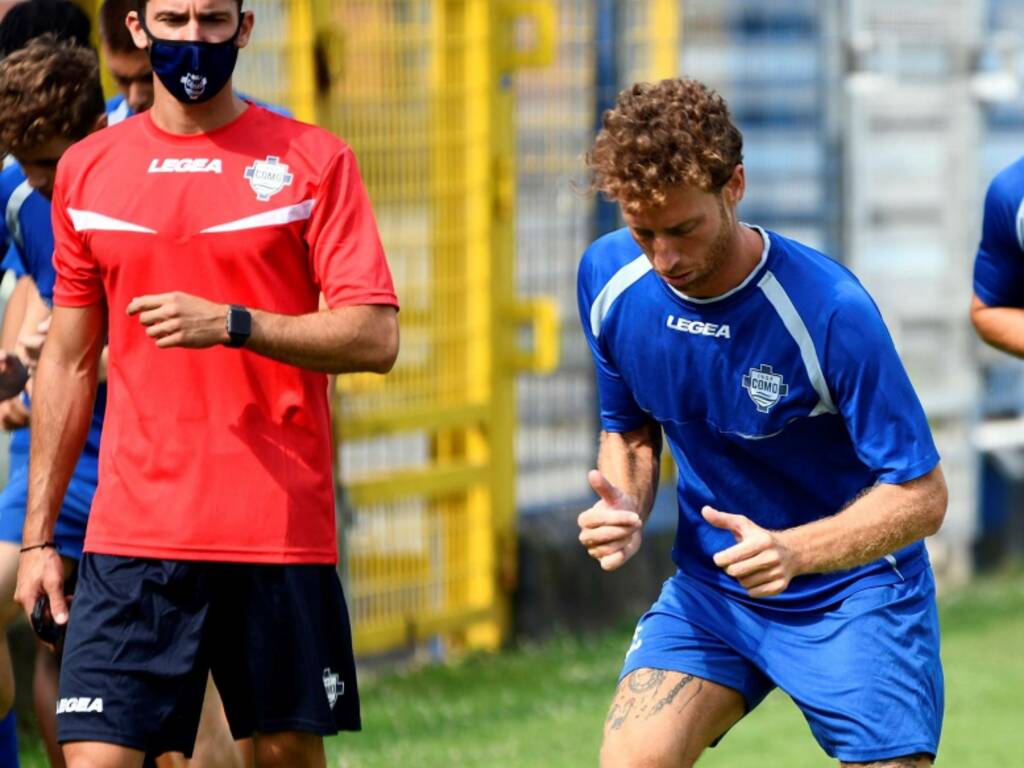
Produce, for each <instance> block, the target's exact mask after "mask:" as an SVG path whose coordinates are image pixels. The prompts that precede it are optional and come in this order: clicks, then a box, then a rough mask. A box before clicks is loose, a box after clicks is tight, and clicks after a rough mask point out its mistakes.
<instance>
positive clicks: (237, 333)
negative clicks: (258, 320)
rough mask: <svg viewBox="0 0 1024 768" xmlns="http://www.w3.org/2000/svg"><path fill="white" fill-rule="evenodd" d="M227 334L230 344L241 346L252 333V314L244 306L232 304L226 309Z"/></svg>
mask: <svg viewBox="0 0 1024 768" xmlns="http://www.w3.org/2000/svg"><path fill="white" fill-rule="evenodd" d="M227 326H228V336H230V337H231V341H230V342H229V344H230V345H231V346H241V345H242V344H244V343H245V342H246V340H247V339H248V338H249V336H250V335H251V334H252V315H250V314H249V310H247V309H246V308H245V307H236V306H232V307H231V308H230V309H229V310H228V322H227Z"/></svg>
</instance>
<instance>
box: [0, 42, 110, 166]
mask: <svg viewBox="0 0 1024 768" xmlns="http://www.w3.org/2000/svg"><path fill="white" fill-rule="evenodd" d="M104 111H105V105H104V103H103V89H102V87H101V86H100V75H99V64H98V62H97V60H96V54H95V53H94V52H93V51H92V50H91V49H88V48H82V47H79V46H73V45H70V44H69V43H66V42H59V41H57V39H56V38H54V37H53V35H43V36H42V37H37V38H35V39H33V40H31V41H29V43H28V45H26V46H25V47H24V48H22V49H21V50H19V51H15V52H14V53H12V54H10V55H9V56H7V57H6V58H5V59H3V60H2V61H0V153H7V152H11V153H13V154H15V155H17V154H18V153H19V152H21V151H26V150H32V149H35V148H36V147H38V146H40V145H42V144H45V143H46V142H48V141H50V140H51V139H54V138H57V137H61V136H62V137H66V138H69V139H73V140H75V141H77V140H79V139H81V138H84V137H85V136H86V135H88V134H89V133H90V132H91V131H92V130H93V128H94V127H95V126H96V120H97V119H98V118H99V117H100V115H102V114H103V113H104Z"/></svg>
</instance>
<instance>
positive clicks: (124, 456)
mask: <svg viewBox="0 0 1024 768" xmlns="http://www.w3.org/2000/svg"><path fill="white" fill-rule="evenodd" d="M128 23H129V28H130V29H131V31H132V35H133V37H134V38H135V40H136V43H137V44H138V45H140V46H147V47H148V49H149V52H150V59H151V61H152V63H153V69H154V72H155V74H156V80H155V102H154V105H153V108H152V109H151V110H149V111H148V112H145V113H144V114H142V115H140V116H137V117H134V118H131V119H129V120H126V121H125V122H123V123H121V124H119V125H116V126H113V127H111V128H109V129H108V130H105V131H101V132H98V133H96V134H94V135H93V136H91V137H89V138H87V139H86V140H84V141H82V142H80V143H79V144H77V145H75V147H73V148H72V149H71V150H69V151H68V152H67V153H66V154H65V155H64V157H63V158H62V160H61V163H60V165H59V166H58V170H57V180H56V185H55V190H54V198H53V222H54V234H55V239H56V245H55V252H54V265H55V267H56V270H57V284H56V289H55V292H54V304H55V306H54V312H53V319H52V323H51V328H50V335H49V339H48V341H47V344H46V346H45V347H44V351H43V356H42V359H41V361H40V364H39V369H38V372H37V374H36V385H35V424H34V438H33V444H32V455H31V466H32V468H33V469H32V476H31V481H30V495H29V506H28V515H27V517H26V522H25V530H24V539H23V541H24V545H25V551H24V552H23V554H22V557H21V563H20V566H19V574H18V588H17V599H18V601H19V602H20V603H21V604H22V605H23V606H24V607H25V609H26V610H27V611H31V610H32V608H33V606H34V605H35V604H36V602H37V600H38V599H39V598H40V597H42V596H44V595H45V596H46V597H48V599H49V601H50V606H51V610H52V614H53V617H54V620H55V621H56V623H57V624H63V623H65V622H67V620H68V606H67V604H66V603H65V601H64V598H63V595H62V593H61V589H60V585H61V581H62V570H61V563H60V558H59V557H58V556H57V554H56V552H55V551H54V549H53V546H52V541H51V539H52V530H53V521H54V518H55V516H56V512H57V510H58V508H59V506H60V500H61V497H62V496H63V493H64V490H65V487H66V486H67V482H68V477H69V475H70V472H71V469H72V467H73V465H74V460H75V458H76V457H77V455H78V452H79V451H80V449H81V446H82V442H83V440H84V437H85V432H86V429H87V427H88V417H89V413H90V409H91V406H92V398H93V396H94V392H95V387H96V370H97V361H98V358H99V352H100V349H101V347H102V346H103V343H104V340H105V338H109V363H108V382H109V393H108V400H109V405H108V411H107V413H108V416H107V420H106V423H105V425H104V434H103V439H102V443H101V448H100V470H99V487H98V490H97V493H96V497H95V500H94V502H93V507H92V512H91V517H90V522H89V527H88V530H87V534H86V542H85V553H86V554H85V555H84V557H83V560H82V564H81V567H80V576H79V584H78V588H77V591H76V595H75V600H74V608H73V611H74V615H73V616H72V620H71V621H70V623H68V632H67V638H66V643H65V651H64V665H63V669H62V672H61V692H60V697H61V698H60V700H59V702H58V706H57V712H58V726H59V733H60V739H61V741H62V742H63V743H64V751H65V755H66V757H67V760H68V764H69V766H70V768H75V767H76V766H81V765H89V766H111V767H113V766H118V767H120V766H138V765H140V764H141V762H142V759H143V755H144V753H145V752H151V753H159V752H163V751H180V752H184V753H186V754H189V753H190V752H191V750H192V743H193V741H194V738H195V728H196V724H197V723H198V718H199V710H200V705H201V702H202V694H203V690H204V688H205V684H206V676H207V670H208V669H209V670H211V671H212V673H213V676H214V679H215V680H216V682H217V686H218V688H219V689H220V691H221V694H222V697H223V700H224V705H225V710H226V712H227V715H228V720H229V722H230V724H231V727H232V731H233V733H234V734H235V736H236V738H240V737H243V736H249V735H252V736H254V738H255V744H256V759H257V764H258V765H260V766H277V765H280V766H305V765H310V766H313V765H323V764H324V754H323V745H322V735H324V734H330V733H335V732H336V731H337V730H339V729H342V730H344V729H353V730H354V729H358V728H359V709H358V694H357V690H356V679H355V670H354V666H353V662H352V651H351V638H350V632H349V626H348V620H347V618H346V610H345V605H344V598H343V596H342V593H341V587H340V584H339V583H338V579H337V575H336V572H335V568H334V564H335V560H336V555H335V552H336V546H335V530H334V499H333V481H332V477H331V439H330V421H329V416H328V403H327V387H326V377H325V374H327V373H343V372H351V371H376V372H381V373H383V372H386V371H387V370H389V369H390V368H391V366H392V365H393V363H394V360H395V356H396V354H397V347H398V325H397V301H396V298H395V294H394V289H393V286H392V281H391V276H390V272H389V270H388V266H387V263H386V261H385V258H384V254H383V250H382V248H381V245H380V238H379V235H378V233H377V228H376V224H375V222H374V218H373V213H372V211H371V208H370V204H369V200H368V198H367V195H366V192H365V189H364V187H363V184H362V181H361V179H360V176H359V171H358V168H357V166H356V162H355V158H354V157H353V155H352V152H351V150H350V149H349V148H348V147H347V146H346V145H345V144H344V143H343V142H342V141H340V140H339V139H337V138H335V137H333V136H331V135H330V134H328V133H327V132H325V131H323V130H320V129H318V128H315V127H313V126H310V125H305V124H303V123H299V122H296V121H293V120H290V119H287V118H283V117H280V116H278V115H275V114H272V113H270V112H268V111H267V110H264V109H262V108H260V107H258V106H255V105H253V104H250V103H248V102H245V101H242V100H240V99H239V98H237V97H236V96H235V95H234V94H233V92H232V89H231V72H232V70H233V68H234V63H235V59H236V56H237V52H238V49H239V48H241V47H244V46H245V44H246V43H247V41H248V40H249V36H250V34H251V31H252V27H253V16H252V14H251V13H248V12H242V10H241V8H240V4H239V3H238V2H236V0H148V2H147V3H145V4H144V5H143V6H142V8H141V10H140V11H139V14H137V15H131V16H130V17H129V22H128ZM321 295H322V296H323V299H324V302H325V304H326V307H327V309H325V310H319V308H318V301H319V298H320V296H321Z"/></svg>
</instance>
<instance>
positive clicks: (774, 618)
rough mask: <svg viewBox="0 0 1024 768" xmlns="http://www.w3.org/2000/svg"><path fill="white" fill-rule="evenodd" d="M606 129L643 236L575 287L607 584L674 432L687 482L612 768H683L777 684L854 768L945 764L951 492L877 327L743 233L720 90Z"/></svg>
mask: <svg viewBox="0 0 1024 768" xmlns="http://www.w3.org/2000/svg"><path fill="white" fill-rule="evenodd" d="M602 123H603V127H602V129H601V131H600V132H599V134H598V136H597V138H596V139H595V140H594V143H593V145H592V147H591V151H590V153H589V155H588V162H589V165H590V168H591V170H592V172H593V174H594V186H595V188H596V189H598V190H599V191H601V192H602V193H604V194H605V195H606V196H607V197H608V198H609V199H611V200H614V201H615V202H617V203H618V204H619V206H620V208H621V211H622V215H623V219H624V221H625V223H626V226H625V227H624V228H622V229H620V230H618V231H616V232H612V233H609V234H607V235H605V236H603V237H601V238H600V239H599V240H597V241H596V242H595V243H594V244H592V245H591V246H590V247H589V248H588V249H587V251H586V253H585V254H584V256H583V259H582V260H581V263H580V268H579V276H578V296H579V309H580V319H581V322H582V326H583V334H584V337H585V339H586V341H587V344H588V346H589V347H590V351H591V356H592V358H593V360H594V364H595V371H596V378H597V389H598V395H599V400H600V406H601V425H602V433H601V444H600V451H599V454H598V467H597V469H595V470H592V471H591V472H590V473H589V475H588V480H589V482H590V485H591V487H592V488H593V489H594V491H595V492H596V493H597V494H598V496H599V500H598V501H597V503H596V504H594V505H593V506H592V507H591V508H590V509H587V510H585V511H584V512H582V513H581V514H580V516H579V519H578V522H579V525H580V537H579V538H580V542H581V543H582V544H583V545H584V546H585V547H586V549H587V551H588V553H589V554H590V556H591V557H593V558H594V559H595V560H597V561H598V562H599V563H600V566H601V568H602V569H604V570H606V571H612V570H616V569H618V568H621V567H622V566H623V565H624V564H625V563H626V562H627V561H629V560H630V558H632V557H633V556H634V555H635V554H636V552H637V551H638V550H639V548H640V546H641V544H642V541H643V525H644V522H645V521H646V520H647V519H648V516H649V514H650V512H651V508H652V503H653V500H654V497H655V492H656V489H657V481H658V467H659V461H660V455H661V449H662V435H663V434H664V438H665V440H666V441H667V442H668V445H669V447H670V448H671V451H672V456H673V458H674V459H675V463H676V466H677V467H678V469H679V480H678V483H677V487H676V496H677V502H678V504H677V507H678V526H677V533H676V540H675V545H674V547H673V550H672V559H673V560H674V561H675V564H676V565H677V567H678V570H677V571H676V573H675V575H674V576H672V577H671V578H669V579H668V580H667V581H666V582H665V584H664V586H663V588H662V592H661V596H660V597H659V598H658V600H657V602H655V603H654V605H652V606H651V608H650V610H649V611H648V612H647V613H645V614H644V616H643V617H642V618H641V619H640V621H639V622H638V624H637V628H636V633H635V635H634V639H633V643H632V644H631V646H630V648H629V649H628V651H627V652H626V655H625V660H624V662H623V666H622V670H621V673H620V676H619V685H618V688H617V690H616V693H615V696H614V699H613V701H612V704H611V707H610V709H609V713H608V717H607V719H606V721H605V728H604V742H603V746H602V749H601V765H602V766H604V768H620V767H625V766H638V765H643V766H647V767H649V768H689V766H691V765H693V764H694V763H695V762H697V761H698V759H699V758H700V755H701V754H702V753H703V752H704V750H705V749H706V748H708V747H709V746H712V745H714V744H716V743H717V742H718V740H719V739H721V738H722V736H723V735H724V734H725V733H726V732H727V731H728V730H729V729H730V728H731V727H733V726H734V725H735V724H736V723H737V722H738V721H739V720H740V719H741V718H743V717H744V716H745V715H746V714H747V713H748V712H750V711H751V710H753V709H754V708H755V707H756V706H757V705H758V704H759V703H760V702H761V700H763V699H764V697H765V696H766V695H767V694H768V693H769V692H770V691H771V690H772V689H774V688H775V687H779V688H781V689H782V690H784V691H785V692H786V693H787V694H789V695H790V697H791V698H792V699H793V701H794V702H796V704H797V705H798V706H799V707H800V709H801V711H802V712H803V714H804V717H805V718H806V720H807V722H808V724H809V725H810V728H811V731H812V733H813V735H814V737H815V738H816V739H817V741H818V743H819V744H820V745H821V747H822V748H823V749H824V750H825V751H826V752H827V753H828V754H829V755H830V756H831V757H832V758H833V759H834V760H836V761H837V762H838V763H839V765H840V766H845V767H848V768H852V767H853V766H858V767H859V768H868V767H869V766H870V768H897V766H899V767H900V768H925V767H926V766H930V765H932V763H933V760H934V757H935V754H936V752H937V750H938V744H939V735H940V732H941V728H942V719H943V705H944V696H943V685H944V684H943V678H942V665H941V660H940V656H939V624H938V614H937V610H936V605H935V584H934V580H933V577H932V572H931V567H930V565H929V562H928V554H927V551H926V549H925V546H924V542H923V539H924V538H925V537H926V536H928V535H931V534H933V533H935V532H936V531H937V530H938V529H939V526H940V525H941V523H942V520H943V517H944V515H945V511H946V499H947V494H946V484H945V480H944V478H943V474H942V469H941V466H940V464H939V455H938V452H937V451H936V449H935V445H934V442H933V440H932V436H931V433H930V431H929V426H928V419H927V417H926V415H925V413H924V409H923V408H922V407H921V404H920V402H919V401H918V399H917V396H916V394H915V393H914V390H913V387H912V385H911V383H910V380H909V378H908V377H907V374H906V371H905V370H904V368H903V365H902V363H901V362H900V359H899V357H898V355H897V353H896V349H895V347H894V345H893V342H892V339H891V337H890V336H889V333H888V331H887V330H886V327H885V323H884V321H883V319H882V317H881V315H880V314H879V312H878V308H877V307H876V306H875V304H874V302H873V301H872V300H871V297H870V296H869V295H868V294H867V292H866V291H865V290H864V288H863V286H862V285H861V284H860V283H859V281H858V280H857V278H856V277H855V276H854V275H853V274H851V273H850V272H849V271H847V270H846V269H844V268H843V267H842V266H840V265H839V264H837V263H836V262H835V261H833V260H832V259H830V258H828V257H827V256H826V255H824V254H822V253H820V252H818V251H816V250H814V249H812V248H809V247H808V246H806V245H803V244H802V243H799V242H797V241H795V240H791V239H789V238H787V237H785V236H783V235H781V234H779V233H777V232H771V231H769V230H766V229H763V228H761V227H757V226H754V225H749V224H745V223H743V222H742V221H741V220H740V218H739V215H738V206H739V204H740V201H741V200H742V199H743V196H744V192H745V190H746V168H745V166H744V164H743V137H742V135H741V134H740V132H739V130H738V129H737V127H736V126H735V124H734V123H733V122H732V119H731V117H730V115H729V110H728V107H727V105H726V104H725V101H724V100H723V99H722V97H721V96H719V95H718V94H717V93H715V92H714V91H712V90H711V89H709V88H707V87H706V86H704V85H703V84H701V83H699V82H697V81H695V80H690V79H671V80H663V81H661V82H659V83H636V84H634V85H633V86H631V87H629V88H627V89H626V90H624V91H622V92H621V93H620V94H619V96H618V99H617V101H616V104H615V107H614V108H613V109H611V110H608V111H607V112H605V114H604V116H603V120H602ZM762 762H763V763H765V764H769V765H777V764H778V760H773V759H772V753H771V752H770V751H766V752H765V759H764V760H763V761H762Z"/></svg>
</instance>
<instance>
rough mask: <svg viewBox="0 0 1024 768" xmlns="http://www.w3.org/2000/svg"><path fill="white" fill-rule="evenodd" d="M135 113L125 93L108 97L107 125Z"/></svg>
mask: <svg viewBox="0 0 1024 768" xmlns="http://www.w3.org/2000/svg"><path fill="white" fill-rule="evenodd" d="M236 95H237V96H238V97H239V98H241V99H245V100H246V101H249V102H252V103H253V104H256V105H258V106H260V107H263V108H264V109H269V110H270V111H271V112H276V113H277V114H279V115H283V116H284V117H291V116H292V113H291V112H289V111H288V110H287V109H285V108H284V107H277V106H274V105H273V104H267V103H266V102H265V101H260V100H259V99H254V98H253V97H252V96H246V95H245V94H243V93H237V91H236ZM134 114H135V113H134V112H132V110H131V108H130V107H129V106H128V101H127V100H126V99H125V97H124V94H121V93H119V94H117V95H116V96H112V97H111V98H109V99H107V125H117V124H118V123H120V122H121V121H122V120H125V119H127V118H129V117H131V116H132V115H134Z"/></svg>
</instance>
